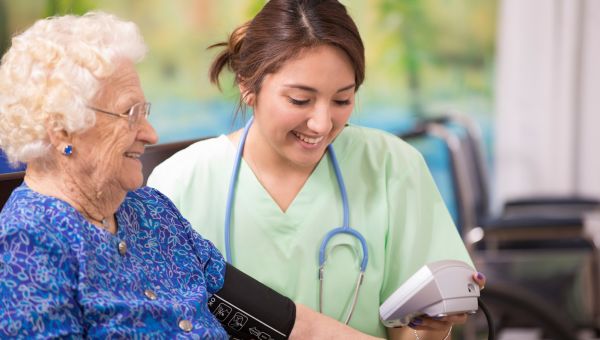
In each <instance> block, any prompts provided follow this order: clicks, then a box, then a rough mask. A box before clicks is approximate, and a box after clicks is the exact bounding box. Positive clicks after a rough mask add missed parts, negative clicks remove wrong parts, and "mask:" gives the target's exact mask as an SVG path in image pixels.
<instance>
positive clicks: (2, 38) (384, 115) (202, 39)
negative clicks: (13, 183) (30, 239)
mask: <svg viewBox="0 0 600 340" xmlns="http://www.w3.org/2000/svg"><path fill="white" fill-rule="evenodd" d="M341 2H342V3H344V4H345V5H346V6H347V8H348V10H349V12H350V14H351V15H352V16H353V17H354V19H355V20H356V22H357V25H358V27H359V30H360V31H361V34H362V37H363V40H364V42H365V47H366V57H367V75H366V80H365V83H364V85H363V87H361V89H360V90H359V93H358V100H357V105H356V109H355V112H354V113H353V115H352V118H351V122H353V123H356V124H361V125H366V126H372V127H376V128H381V129H384V130H387V131H389V132H391V133H394V134H397V135H399V136H401V137H404V138H405V139H406V140H407V141H408V142H410V143H411V144H413V145H415V146H416V147H417V148H419V150H420V151H421V152H422V153H423V154H424V156H425V158H426V160H427V163H428V165H429V167H430V169H431V171H432V174H433V175H434V178H435V180H436V183H437V184H438V187H439V189H440V191H441V193H442V195H443V196H444V199H445V201H446V203H447V205H448V207H449V210H450V211H451V213H452V215H453V217H454V218H455V221H456V223H457V227H458V228H459V230H460V231H461V233H462V235H463V237H464V239H465V242H466V243H467V244H468V245H469V248H470V250H471V251H472V252H473V257H474V258H475V259H476V263H477V264H478V266H479V267H480V268H484V269H485V270H487V273H488V274H489V275H488V276H489V278H490V282H491V283H492V282H498V283H499V284H498V285H497V289H496V290H494V288H493V287H491V289H486V290H487V291H489V292H490V293H488V294H489V302H490V304H492V305H493V307H494V308H493V309H495V311H494V313H495V316H496V318H497V319H498V321H499V322H498V323H499V326H498V327H499V328H505V329H506V330H507V331H506V332H504V333H503V336H504V337H505V338H511V337H512V338H515V339H530V338H532V339H535V338H566V339H569V338H571V339H574V338H575V337H579V338H581V339H584V338H585V339H587V338H597V337H598V329H599V328H600V327H599V326H598V325H600V302H599V301H600V298H599V296H600V294H598V290H600V280H599V279H598V277H599V274H598V273H599V272H600V270H599V269H598V268H599V267H598V260H597V258H598V256H597V255H598V252H597V248H598V247H597V246H598V245H600V241H598V240H600V238H599V237H597V234H598V229H600V228H599V227H598V216H597V214H594V211H597V210H598V207H599V205H598V200H600V176H599V175H598V174H600V156H598V154H599V153H598V151H597V150H596V147H597V146H599V145H600V134H598V133H596V129H597V127H600V113H599V112H598V111H599V110H600V95H598V94H599V90H600V64H598V63H597V60H600V39H598V38H597V35H598V33H600V1H596V0H528V1H521V0H342V1H341ZM264 3H265V1H264V0H219V1H216V0H144V1H142V0H129V1H123V0H104V1H92V0H29V1H16V0H0V51H5V50H6V49H7V48H8V47H9V46H10V40H11V36H13V35H14V34H17V33H19V32H20V31H22V30H24V29H25V28H27V27H28V26H30V25H31V24H32V23H33V22H34V21H35V20H37V19H39V18H43V17H47V16H51V15H55V14H66V13H76V14H83V13H85V12H87V11H89V10H104V11H107V12H111V13H114V14H116V15H117V16H119V17H121V18H123V19H127V20H131V21H134V22H136V23H137V24H138V25H139V27H140V29H141V31H142V34H143V35H144V37H145V39H146V42H147V44H148V46H149V48H150V53H149V55H148V56H147V58H146V60H145V61H144V62H143V63H141V64H140V65H139V67H138V70H139V72H140V76H141V80H142V85H143V87H144V90H145V93H146V97H147V98H148V100H149V101H150V102H152V115H151V116H150V120H151V123H152V124H153V125H154V127H155V128H156V130H157V132H158V134H159V137H160V143H171V142H175V141H181V140H188V139H193V138H200V137H206V136H214V135H218V134H222V133H228V132H230V131H232V130H234V129H236V128H237V127H239V126H240V125H241V124H242V123H243V122H241V121H234V119H233V113H234V110H235V107H236V103H237V96H236V93H237V90H236V89H235V88H233V87H232V86H231V85H232V83H233V82H232V78H231V77H229V78H224V79H223V82H222V85H223V90H224V93H221V92H219V91H218V90H217V89H216V87H214V86H212V85H211V84H210V83H209V80H208V68H209V65H210V62H211V60H212V58H213V57H214V55H215V51H212V50H207V47H208V46H209V45H211V44H213V43H216V42H221V41H224V40H225V39H226V38H227V36H228V35H229V34H230V33H231V32H232V31H233V30H234V29H235V27H237V26H238V25H239V24H241V23H243V22H245V21H247V20H248V19H249V18H251V17H252V16H253V15H254V14H256V13H257V12H258V10H259V9H260V8H261V7H262V5H263V4H264ZM594 145H596V147H595V146H594ZM21 169H22V168H11V167H9V166H8V165H7V164H6V162H5V161H3V159H2V155H1V154H0V173H2V172H11V171H17V170H21ZM503 284H506V285H508V286H509V287H516V288H514V289H505V287H506V286H503ZM490 286H491V285H490ZM521 288H522V290H520V289H521ZM519 294H520V295H519ZM513 299H514V301H516V302H513ZM523 301H524V302H523ZM520 303H523V305H520ZM531 306H533V307H531ZM511 308H512V309H511ZM515 308H516V311H515V310H514V309H515ZM531 308H533V309H531ZM523 311H525V314H526V315H534V317H533V318H531V317H529V319H531V320H529V319H528V317H527V316H523V315H521V317H515V315H520V314H519V313H522V312H523ZM536 313H537V314H536ZM535 315H538V317H535ZM519 318H520V319H521V321H522V322H521V323H519V322H516V321H515V319H519ZM561 320H562V321H561ZM480 326H481V325H480V324H479V323H477V324H476V325H473V327H474V328H477V329H478V328H480ZM553 327H554V328H553ZM467 328H468V327H467ZM523 329H524V331H522V332H520V333H519V330H523ZM508 330H511V331H513V332H512V333H511V332H510V331H508ZM515 330H516V331H515ZM540 330H541V331H540ZM467 331H468V329H467ZM471 331H472V332H473V330H471ZM465 332H466V331H465ZM474 332H475V333H476V334H479V333H478V332H479V331H474ZM536 332H537V333H536ZM567 332H568V333H567ZM469 334H471V333H468V332H466V333H465V335H464V337H465V338H469V337H470V336H473V335H472V334H471V335H469ZM532 334H533V335H532ZM574 334H575V335H574ZM528 336H529V337H528ZM536 336H537V337H536Z"/></svg>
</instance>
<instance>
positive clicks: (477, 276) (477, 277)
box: [473, 272, 487, 290]
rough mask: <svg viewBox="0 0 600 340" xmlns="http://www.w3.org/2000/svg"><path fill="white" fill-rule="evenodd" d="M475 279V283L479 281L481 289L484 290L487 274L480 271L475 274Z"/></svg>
mask: <svg viewBox="0 0 600 340" xmlns="http://www.w3.org/2000/svg"><path fill="white" fill-rule="evenodd" d="M473 280H474V281H475V283H477V284H478V285H479V290H482V289H483V288H485V283H486V281H487V279H486V277H485V275H483V273H480V272H476V273H474V274H473Z"/></svg>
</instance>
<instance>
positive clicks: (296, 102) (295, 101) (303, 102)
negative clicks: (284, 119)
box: [288, 97, 310, 106]
mask: <svg viewBox="0 0 600 340" xmlns="http://www.w3.org/2000/svg"><path fill="white" fill-rule="evenodd" d="M288 101H289V102H290V103H292V104H294V105H298V106H303V105H306V104H308V102H310V99H304V100H302V99H295V98H292V97H288Z"/></svg>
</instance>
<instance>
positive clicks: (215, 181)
mask: <svg viewBox="0 0 600 340" xmlns="http://www.w3.org/2000/svg"><path fill="white" fill-rule="evenodd" d="M213 47H216V48H221V52H220V54H219V55H218V56H217V57H216V59H215V60H214V62H213V64H212V67H211V70H210V76H211V81H212V82H213V83H215V84H217V86H219V75H220V74H221V72H222V71H224V69H225V68H228V69H229V70H231V71H232V72H233V73H234V75H235V78H234V79H235V84H236V85H237V86H238V88H239V90H240V94H241V95H240V103H239V105H240V108H241V110H242V111H244V110H245V109H246V108H250V109H251V110H252V119H251V120H250V121H249V123H248V124H247V125H246V128H245V129H242V130H239V131H236V132H234V133H232V134H230V135H221V136H219V137H217V138H213V139H209V140H205V141H202V142H198V143H196V144H194V145H192V146H190V147H188V148H187V149H185V150H183V151H181V152H179V153H177V154H175V155H174V156H172V157H171V158H170V159H168V160H167V161H165V162H164V163H163V164H161V165H159V166H158V167H157V168H155V170H154V172H153V173H152V175H151V176H150V178H149V181H148V184H149V185H150V186H154V187H155V188H157V189H159V190H160V191H162V192H163V193H165V194H166V195H167V196H168V197H170V198H171V199H172V200H173V202H174V203H175V205H176V206H177V207H178V208H179V209H180V210H181V212H182V214H183V215H184V216H185V217H186V218H187V219H188V220H189V221H190V222H191V224H192V225H193V226H194V227H195V228H198V231H199V232H201V233H202V234H203V235H205V237H206V238H208V239H210V240H212V241H213V242H214V243H215V245H216V246H217V247H218V248H219V249H220V250H221V251H223V252H226V253H227V255H228V261H230V262H232V263H233V264H234V265H235V266H236V267H238V268H240V269H241V270H243V271H244V272H247V273H249V274H250V275H252V276H253V277H255V278H257V279H258V280H259V281H261V282H263V283H264V284H266V285H268V286H269V287H271V288H273V289H275V290H276V291H278V292H280V293H282V294H284V295H287V296H289V297H290V298H292V299H293V300H294V301H296V302H300V303H303V304H306V305H308V306H309V307H311V308H313V309H315V310H322V312H323V313H325V314H327V315H329V316H332V317H333V318H335V319H338V320H339V321H340V322H345V321H347V320H348V319H349V325H350V326H351V327H353V328H356V329H357V330H360V331H361V332H363V333H366V334H369V335H373V336H378V337H390V338H397V339H400V338H407V339H415V338H416V339H436V340H440V339H445V338H449V335H450V333H451V330H452V325H453V324H456V323H464V322H465V320H466V316H465V315H458V316H450V317H446V318H443V319H439V320H436V319H432V318H418V319H415V320H413V322H412V323H411V324H410V327H404V328H395V329H385V328H384V327H383V325H382V324H381V322H380V321H379V313H378V309H379V306H380V304H381V303H382V302H383V301H384V300H385V299H386V298H387V297H388V296H389V295H390V294H391V293H392V292H394V290H396V288H398V287H399V286H400V285H401V284H402V283H403V282H404V281H405V280H406V279H407V278H408V277H410V275H412V274H413V273H414V272H416V271H417V270H418V269H419V268H420V267H421V266H423V265H424V264H426V263H429V262H432V261H436V260H441V259H457V260H462V261H465V262H467V263H472V262H471V260H470V258H469V255H468V253H467V251H466V249H465V246H464V244H463V242H462V240H461V238H460V236H459V234H458V232H457V230H456V228H455V226H454V224H453V222H452V219H451V217H450V215H449V214H448V212H447V209H446V207H445V206H444V203H443V201H442V199H441V197H440V195H439V193H438V191H437V189H436V186H435V184H434V182H433V180H432V178H431V176H430V173H429V171H428V169H427V166H426V164H425V162H424V161H423V158H422V156H421V155H420V154H419V153H418V152H417V151H416V150H415V149H413V148H412V147H411V146H409V145H408V144H407V143H405V142H403V141H402V140H400V139H399V138H398V137H396V136H394V135H392V134H388V133H386V132H383V131H378V130H375V129H370V128H365V127H360V126H355V125H351V124H348V119H349V117H350V114H351V113H352V110H353V108H354V103H355V95H356V92H357V90H358V89H359V87H360V85H361V84H362V82H363V80H364V77H365V59H364V47H363V43H362V40H361V37H360V35H359V32H358V30H357V27H356V25H355V23H354V22H353V20H352V19H351V18H350V16H349V15H348V14H347V12H346V9H345V7H344V6H343V5H342V4H340V3H339V2H338V1H335V0H330V1H314V0H312V1H310V0H300V1H299V0H271V1H269V2H268V3H267V4H266V5H265V6H264V8H263V9H262V10H261V11H260V12H259V13H258V14H257V15H256V17H255V18H254V19H253V20H252V21H250V22H248V23H246V24H244V25H242V26H240V27H239V28H238V29H236V30H235V31H234V32H233V33H232V34H231V36H230V37H229V40H228V41H226V42H223V43H220V44H216V45H214V46H213ZM339 227H342V228H341V229H338V230H341V231H342V233H340V234H336V235H334V236H333V237H331V239H330V240H329V242H328V244H327V246H326V247H325V248H324V249H323V254H322V255H323V256H322V260H324V266H323V271H320V270H319V264H320V262H321V261H320V259H319V252H320V249H321V245H322V243H323V240H324V238H325V235H326V234H327V233H328V232H330V231H331V230H333V229H336V228H339ZM363 242H364V243H363ZM363 246H364V247H363ZM367 258H368V261H366V260H365V259H367ZM361 265H363V266H361ZM363 267H364V268H363ZM363 270H364V278H363V279H362V285H361V286H360V289H359V290H358V294H357V295H356V293H357V289H356V287H357V284H356V282H357V277H359V275H361V272H362V271H363ZM320 272H321V273H323V280H322V281H320V280H319V275H318V273H320ZM474 280H475V281H476V282H477V283H478V284H479V285H480V286H483V284H484V283H485V278H484V277H483V275H482V274H474ZM321 284H322V285H321Z"/></svg>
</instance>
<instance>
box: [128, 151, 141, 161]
mask: <svg viewBox="0 0 600 340" xmlns="http://www.w3.org/2000/svg"><path fill="white" fill-rule="evenodd" d="M141 155H142V153H140V152H125V157H127V158H132V159H140V156H141Z"/></svg>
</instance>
